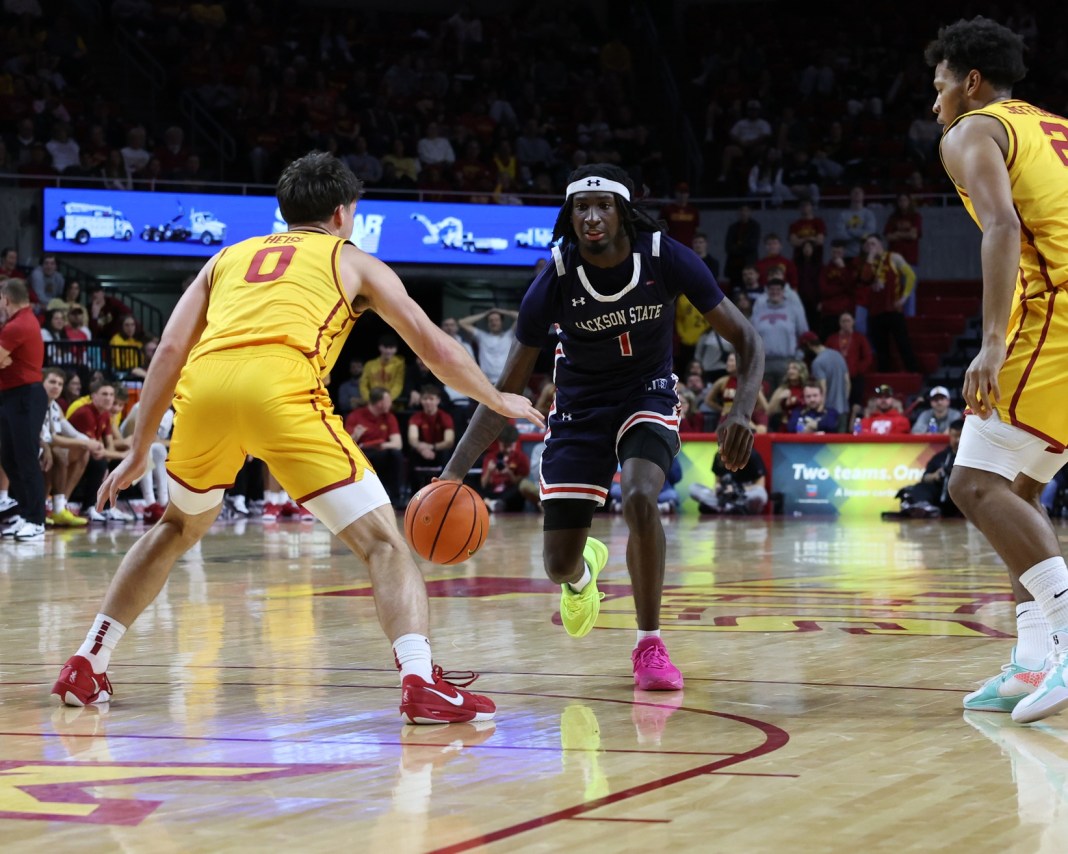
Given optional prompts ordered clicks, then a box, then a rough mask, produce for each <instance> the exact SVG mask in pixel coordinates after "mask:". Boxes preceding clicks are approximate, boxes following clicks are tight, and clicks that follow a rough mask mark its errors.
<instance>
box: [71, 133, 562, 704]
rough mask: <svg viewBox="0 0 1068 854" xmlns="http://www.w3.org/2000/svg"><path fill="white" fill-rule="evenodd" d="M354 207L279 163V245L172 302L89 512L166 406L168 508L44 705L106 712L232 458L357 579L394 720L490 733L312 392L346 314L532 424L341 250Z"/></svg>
mask: <svg viewBox="0 0 1068 854" xmlns="http://www.w3.org/2000/svg"><path fill="white" fill-rule="evenodd" d="M361 189H362V185H361V183H360V181H359V180H358V179H357V178H356V177H355V176H354V175H353V174H352V173H351V172H350V171H349V170H348V169H347V168H346V167H345V166H344V165H342V164H341V163H340V161H338V160H337V159H336V158H334V157H332V156H331V155H328V154H323V153H320V152H314V153H312V154H309V155H307V156H305V157H302V158H301V159H299V160H297V161H295V162H293V163H292V164H290V165H289V166H288V167H287V168H286V170H285V171H284V172H283V174H282V176H281V178H280V179H279V181H278V188H277V195H278V204H279V208H280V209H281V212H282V216H283V217H284V218H285V220H286V222H288V223H289V231H287V232H285V233H283V234H272V235H268V236H266V237H254V238H251V239H249V240H245V241H242V242H241V243H238V244H236V245H234V246H231V247H229V248H227V249H223V250H222V251H221V252H219V253H218V254H217V255H216V256H215V257H214V258H212V259H211V260H210V261H209V262H208V263H207V264H206V265H205V266H204V268H203V269H202V270H201V271H200V273H199V275H198V276H197V277H196V279H195V280H194V281H193V283H192V285H191V286H190V287H189V289H188V290H187V291H186V292H185V294H184V295H183V296H182V298H181V300H179V302H178V305H177V307H176V308H175V310H174V313H173V314H172V315H171V318H170V320H169V321H168V323H167V328H166V329H165V330H164V332H163V337H162V339H161V341H160V344H159V349H158V350H157V351H156V356H155V358H154V359H153V360H152V365H151V367H150V368H149V371H148V376H147V377H146V379H145V384H144V390H143V392H142V394H141V410H140V417H139V418H138V421H137V426H136V428H135V430H134V434H133V439H132V442H133V448H132V450H131V452H130V455H129V456H128V457H127V458H126V459H125V460H124V461H123V462H122V463H121V464H120V465H119V466H118V468H116V469H115V470H114V471H113V472H112V473H111V474H110V475H109V476H108V477H107V479H106V480H105V481H104V483H103V485H102V486H101V487H100V492H99V493H98V496H97V507H98V508H101V509H102V508H103V507H104V506H105V505H106V504H107V502H108V501H110V502H112V503H113V504H114V502H115V498H116V496H117V494H118V492H119V491H120V490H121V489H124V488H125V487H127V486H129V485H130V484H131V483H132V482H133V481H134V480H135V479H136V478H137V477H138V476H139V475H140V474H142V473H143V472H144V470H145V469H146V467H147V465H148V462H149V448H150V445H151V443H152V440H153V438H154V437H155V435H156V429H157V427H158V425H159V421H160V418H161V417H162V416H163V413H164V412H165V411H166V409H167V407H168V406H169V405H170V404H171V400H172V398H173V401H174V408H175V418H174V435H173V439H172V442H171V448H170V455H169V458H168V462H167V471H168V475H169V479H170V496H171V503H170V505H169V506H168V507H167V511H166V513H165V514H164V516H163V518H162V519H161V520H160V522H159V523H158V524H157V525H156V526H155V527H153V528H152V529H151V530H150V531H148V532H147V533H146V534H145V535H144V536H143V537H141V539H140V540H138V542H137V543H136V544H135V545H134V546H133V548H132V549H130V551H129V552H128V553H127V554H126V556H125V557H124V558H123V560H122V562H121V563H120V565H119V570H118V573H117V574H116V575H115V578H114V579H113V580H112V582H111V586H110V588H109V589H108V592H107V595H106V596H105V597H104V602H103V606H102V608H101V613H100V614H98V615H97V618H96V622H95V623H94V624H93V627H92V629H91V630H90V632H89V633H88V635H87V636H86V640H85V643H83V644H82V647H81V648H80V649H79V650H78V653H77V654H76V655H74V656H73V657H72V658H71V659H70V660H69V661H68V662H67V664H66V666H65V667H64V668H63V670H62V672H61V673H60V677H59V680H58V681H57V682H56V683H55V685H54V686H53V688H52V693H53V695H55V696H56V697H58V698H59V699H60V700H61V701H62V702H65V703H67V704H68V705H74V706H81V705H85V704H89V703H105V702H108V701H109V700H110V699H111V696H112V693H113V692H112V688H111V684H110V682H109V681H108V678H107V673H106V671H107V666H108V662H109V660H110V657H111V652H112V650H113V649H114V648H115V644H116V643H117V642H118V641H119V639H120V638H121V637H122V635H123V633H124V632H125V631H126V627H127V626H129V625H130V623H132V622H133V621H134V620H135V619H136V618H137V616H138V615H139V614H140V613H141V612H142V611H143V610H144V609H145V608H146V607H147V606H148V605H149V604H150V603H151V602H152V600H153V599H155V598H156V596H157V594H158V593H159V591H160V589H161V588H162V587H163V584H164V583H165V582H166V580H167V576H168V575H169V573H170V571H171V567H172V566H173V564H174V562H175V560H176V559H177V558H178V556H179V555H181V554H182V553H183V552H185V551H186V550H188V549H189V548H190V547H191V546H193V545H194V544H195V543H197V542H198V541H199V540H200V539H201V537H203V536H204V534H205V533H206V532H207V530H208V528H209V526H210V525H211V523H212V522H213V521H214V520H215V517H216V515H217V514H218V512H219V508H220V506H221V505H222V500H223V490H224V489H226V488H227V487H228V486H230V485H232V484H233V480H234V476H235V475H236V474H237V471H238V470H239V469H240V468H241V465H242V463H243V462H244V460H245V454H246V453H249V454H252V455H253V456H256V457H258V458H260V459H262V460H264V462H266V463H267V465H268V466H270V469H271V471H272V472H273V473H274V475H275V476H276V477H277V478H278V480H279V482H280V483H281V485H282V487H283V488H284V489H285V490H286V491H287V492H288V493H289V494H290V495H292V496H293V497H294V498H296V500H297V501H298V502H300V503H302V504H303V505H304V506H306V507H307V508H308V509H309V510H311V512H312V513H314V514H315V515H316V516H317V517H318V518H319V519H320V520H321V521H322V522H323V523H324V524H325V525H326V526H327V527H328V528H329V529H330V530H331V532H332V533H334V534H335V535H336V536H337V537H338V538H339V539H340V540H341V541H342V542H344V543H345V545H347V546H348V547H349V548H350V549H352V551H353V552H354V553H355V554H356V555H358V556H359V557H360V558H362V559H363V560H365V561H366V562H367V565H368V569H369V572H370V576H371V583H372V585H373V586H374V593H375V606H376V608H377V611H378V618H379V621H380V623H381V625H382V628H383V630H384V631H385V633H386V635H387V636H388V637H389V639H390V640H391V641H392V642H393V649H394V653H395V657H396V661H397V665H398V667H399V668H400V671H401V715H402V717H403V718H404V719H405V720H407V721H408V722H410V723H449V722H453V721H471V720H489V719H490V718H492V717H493V714H494V711H495V707H494V704H493V702H492V701H491V700H489V699H488V698H486V697H483V696H481V695H478V694H473V693H471V692H468V691H464V690H461V689H460V688H458V687H456V686H455V685H453V684H451V683H449V682H447V681H446V680H445V678H444V677H443V674H442V670H441V668H440V667H437V666H436V665H434V664H433V663H432V660H431V655H430V642H429V640H428V639H427V630H428V622H429V614H428V605H427V596H426V588H425V587H424V585H423V579H422V576H421V575H420V573H419V570H418V569H417V568H416V566H415V564H414V563H413V561H412V558H411V554H410V552H409V551H408V548H407V546H406V544H405V542H404V539H403V538H402V537H401V535H400V533H399V532H398V528H397V521H396V517H395V515H394V512H393V508H392V507H391V506H390V502H389V497H388V496H387V494H386V491H385V489H384V488H383V486H382V483H381V482H380V481H379V479H378V477H377V476H376V475H375V473H374V470H373V469H372V468H371V467H370V465H369V464H368V462H367V459H366V458H365V457H364V455H363V454H362V453H360V450H359V448H357V447H356V444H355V442H353V441H352V439H351V437H350V436H349V435H348V433H347V432H346V431H345V428H344V426H343V425H342V422H341V419H340V418H339V417H338V416H337V415H335V414H334V412H333V409H332V407H331V404H330V398H329V396H328V395H327V392H326V389H325V388H324V387H323V383H322V381H321V377H323V376H324V375H325V374H326V373H327V372H328V371H329V370H330V368H331V367H332V366H333V363H334V362H335V360H336V359H337V356H338V353H339V352H340V351H341V348H342V345H343V344H344V343H345V339H346V338H347V337H348V334H349V333H350V332H351V331H352V327H353V324H354V323H355V321H356V319H357V318H358V317H359V315H360V313H361V312H363V311H374V312H376V313H377V314H379V315H380V316H381V317H382V318H383V319H384V320H385V321H386V322H387V323H389V324H391V325H392V326H393V328H394V329H396V331H397V332H398V333H399V334H400V335H401V337H402V338H404V340H405V341H407V342H408V344H409V345H410V346H411V348H412V349H413V350H414V351H415V353H416V354H417V355H418V356H419V357H420V358H421V359H422V360H423V361H424V362H425V363H426V364H427V365H428V366H429V367H430V368H431V370H432V371H433V372H434V374H435V375H436V376H437V377H438V378H439V379H440V380H441V381H442V382H444V383H446V384H447V385H449V386H451V387H452V388H455V389H458V390H459V391H461V392H463V393H464V394H465V395H467V396H468V397H470V398H473V399H476V400H479V401H481V402H483V403H484V404H486V405H487V406H489V407H491V408H492V409H494V410H495V411H497V412H500V413H501V414H502V415H505V416H507V417H511V418H527V419H530V420H531V421H533V422H535V423H537V424H539V425H541V424H543V423H544V422H543V419H542V416H541V414H540V413H539V412H537V410H535V409H534V408H533V407H532V406H531V405H530V403H529V401H528V400H527V399H526V398H524V397H521V396H519V395H514V394H504V393H501V392H498V391H497V390H496V389H495V388H493V386H492V385H490V383H489V381H488V380H486V378H485V377H484V375H483V374H482V372H481V371H480V370H479V369H478V366H477V365H476V364H475V363H474V361H472V359H471V357H470V356H469V355H468V354H467V352H466V351H465V350H464V349H463V347H461V346H460V345H459V344H458V343H456V341H454V340H453V339H451V338H450V337H449V336H448V335H446V334H445V333H444V332H442V331H441V330H440V329H438V327H437V326H436V325H435V324H434V323H432V322H431V321H430V319H429V318H428V317H427V316H426V315H425V314H424V313H423V310H422V309H421V308H420V307H419V306H418V305H417V304H416V303H415V302H414V301H413V300H412V299H411V298H410V297H409V296H408V294H407V293H406V292H405V289H404V285H403V284H402V283H401V281H400V279H398V278H397V276H396V275H395V274H394V273H393V271H392V270H390V269H389V268H388V267H387V266H386V265H385V264H383V263H381V262H380V261H378V260H377V259H376V258H374V257H372V256H370V255H367V254H365V253H363V252H361V251H360V250H359V249H357V248H356V247H355V246H354V245H353V244H351V243H349V242H348V238H349V236H350V235H351V234H352V229H353V216H354V213H355V210H356V202H357V200H358V199H359V196H360V191H361ZM264 678H266V679H270V675H269V673H268V674H267V675H266V676H265V677H264ZM465 684H469V683H465Z"/></svg>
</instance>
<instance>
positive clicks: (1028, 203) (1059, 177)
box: [946, 100, 1068, 328]
mask: <svg viewBox="0 0 1068 854" xmlns="http://www.w3.org/2000/svg"><path fill="white" fill-rule="evenodd" d="M968 116H992V117H993V118H995V119H997V120H998V121H999V122H1001V124H1002V125H1004V127H1005V131H1006V133H1007V134H1008V137H1009V150H1008V152H1007V153H1006V155H1005V166H1006V167H1007V168H1008V170H1009V181H1010V182H1011V184H1012V200H1013V202H1014V204H1015V205H1016V213H1017V215H1018V216H1019V217H1020V272H1019V276H1018V278H1017V293H1016V297H1017V302H1019V301H1020V299H1028V298H1031V297H1035V296H1038V295H1039V294H1042V293H1045V292H1047V291H1050V290H1052V289H1053V288H1062V287H1064V286H1065V285H1068V119H1065V118H1063V117H1061V116H1058V115H1056V114H1054V113H1050V112H1047V111H1046V110H1043V109H1040V108H1039V107H1036V106H1034V105H1032V104H1028V103H1027V102H1026V101H1019V100H1008V101H995V102H994V103H992V104H987V105H986V106H985V107H983V108H982V109H979V110H972V111H971V112H969V113H964V114H963V115H961V116H959V117H958V118H957V119H956V121H954V122H953V124H951V125H950V126H949V127H950V128H952V127H953V125H955V124H957V122H959V121H961V120H963V119H966V118H967V117H968ZM946 130H947V131H948V130H949V128H947V129H946ZM957 192H958V193H959V194H960V197H961V200H962V201H963V202H964V207H965V208H967V210H968V213H969V214H971V217H972V219H974V220H975V222H976V224H977V225H979V226H980V228H981V227H982V224H981V223H979V220H978V218H977V217H976V215H975V210H974V209H973V208H972V202H971V199H969V198H968V194H967V193H966V192H965V191H964V189H963V188H962V187H959V186H958V187H957ZM1010 328H1011V324H1010Z"/></svg>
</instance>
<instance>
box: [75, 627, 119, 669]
mask: <svg viewBox="0 0 1068 854" xmlns="http://www.w3.org/2000/svg"><path fill="white" fill-rule="evenodd" d="M124 634H126V626H124V625H123V624H122V623H120V622H119V621H118V620H113V619H112V618H111V617H109V616H107V615H106V614H97V615H96V620H94V621H93V627H92V628H91V629H90V630H89V634H87V635H86V636H85V641H83V643H82V645H81V647H80V648H79V650H78V655H80V656H82V657H83V658H85V659H86V660H88V662H89V663H90V664H91V665H92V666H93V672H94V673H103V672H104V671H105V670H107V669H108V664H110V663H111V653H112V652H114V651H115V645H116V644H117V643H118V642H119V641H120V640H122V636H123V635H124Z"/></svg>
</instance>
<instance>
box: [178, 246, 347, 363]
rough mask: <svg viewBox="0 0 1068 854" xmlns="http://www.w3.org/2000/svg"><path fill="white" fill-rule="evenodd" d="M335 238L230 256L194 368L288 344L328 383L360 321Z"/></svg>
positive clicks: (223, 258)
mask: <svg viewBox="0 0 1068 854" xmlns="http://www.w3.org/2000/svg"><path fill="white" fill-rule="evenodd" d="M344 244H345V241H344V240H343V239H341V238H339V237H334V236H333V235H329V234H318V233H315V232H305V231H289V232H285V233H283V234H270V235H266V236H264V237H252V238H249V239H248V240H243V241H241V242H240V243H237V244H235V245H233V246H230V247H228V248H227V249H224V250H223V251H222V253H221V254H220V256H219V258H218V259H217V260H216V262H215V267H214V269H213V270H212V273H211V277H210V280H209V282H208V287H209V296H208V323H207V327H206V328H205V330H204V334H203V335H202V336H201V338H200V342H199V343H198V344H197V345H196V347H194V348H193V352H192V353H191V354H190V357H189V361H190V362H195V361H196V360H197V359H198V358H200V357H201V356H204V355H206V354H208V353H216V352H219V351H220V350H230V349H233V348H237V347H255V346H258V345H264V344H284V345H286V346H289V347H292V348H294V349H295V350H299V351H300V352H301V353H303V354H304V356H305V357H307V359H308V360H309V361H310V362H312V364H313V365H314V366H315V368H316V370H317V371H318V372H319V374H320V375H322V374H323V373H325V372H326V371H329V370H330V368H331V367H332V366H333V364H334V362H335V361H337V357H338V354H339V353H340V352H341V348H342V346H343V345H344V343H345V339H346V338H348V335H349V333H350V332H351V331H352V326H353V323H354V322H355V321H356V318H357V317H359V315H358V314H357V313H355V312H353V310H352V307H351V305H350V304H349V301H348V299H346V297H345V292H344V289H343V288H342V285H341V273H340V261H341V247H342V246H343V245H344Z"/></svg>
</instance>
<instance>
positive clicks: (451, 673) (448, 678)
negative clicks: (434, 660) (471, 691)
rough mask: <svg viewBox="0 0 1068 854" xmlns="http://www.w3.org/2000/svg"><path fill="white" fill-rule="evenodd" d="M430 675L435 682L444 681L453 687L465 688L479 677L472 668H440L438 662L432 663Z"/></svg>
mask: <svg viewBox="0 0 1068 854" xmlns="http://www.w3.org/2000/svg"><path fill="white" fill-rule="evenodd" d="M431 675H433V677H434V681H435V682H444V683H446V684H448V685H452V687H453V688H466V687H467V686H468V685H470V684H471V683H472V682H474V681H475V680H476V679H478V677H479V674H478V673H475V671H473V670H442V669H441V666H440V665H438V664H435V665H434V667H433V669H432V670H431ZM464 680H466V681H464Z"/></svg>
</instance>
